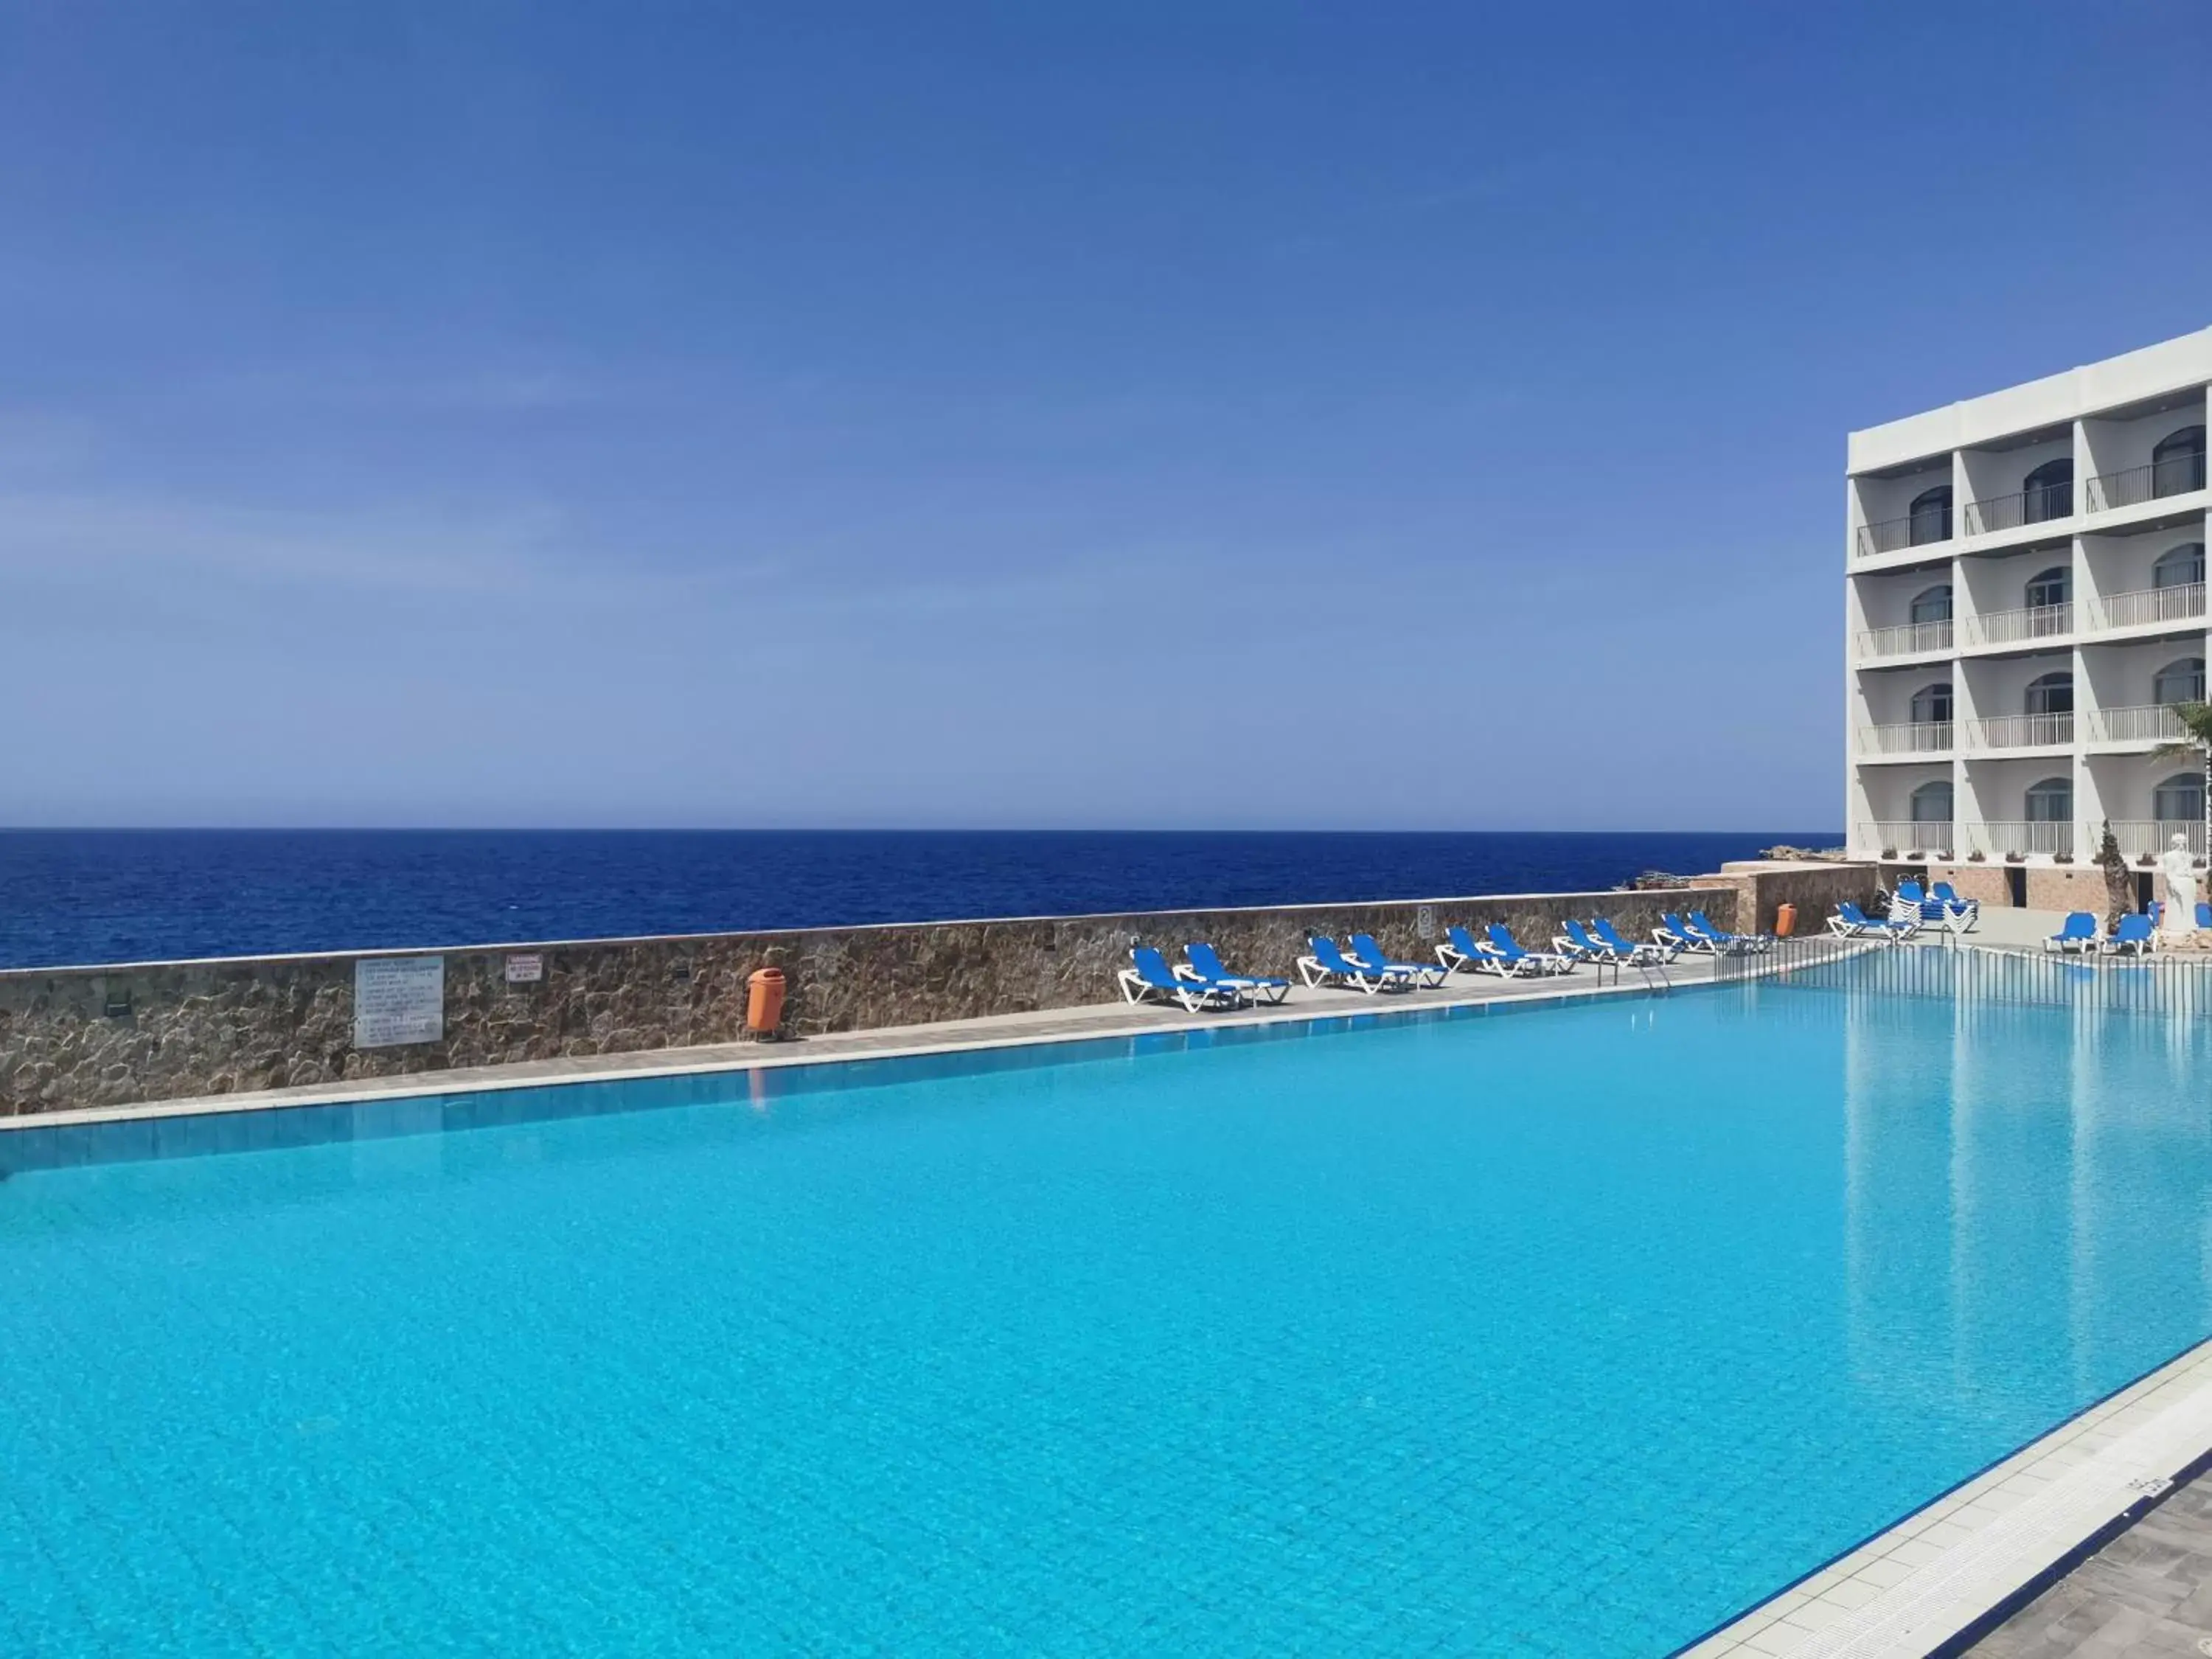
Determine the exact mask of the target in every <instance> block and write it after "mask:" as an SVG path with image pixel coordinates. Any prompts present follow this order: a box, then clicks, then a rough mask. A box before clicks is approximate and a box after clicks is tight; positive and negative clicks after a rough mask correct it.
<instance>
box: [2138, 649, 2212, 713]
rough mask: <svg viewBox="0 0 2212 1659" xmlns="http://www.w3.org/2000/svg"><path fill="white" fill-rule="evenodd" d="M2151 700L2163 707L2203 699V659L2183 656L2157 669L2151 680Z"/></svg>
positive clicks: (2201, 700)
mask: <svg viewBox="0 0 2212 1659" xmlns="http://www.w3.org/2000/svg"><path fill="white" fill-rule="evenodd" d="M2150 696H2151V701H2152V702H2155V703H2158V704H2160V705H2161V706H2163V707H2168V708H2170V707H2172V705H2173V704H2175V703H2177V702H2203V701H2204V659H2203V658H2202V657H2184V658H2183V659H2181V660H2180V661H2179V662H2170V663H2168V664H2166V666H2165V667H2163V668H2161V669H2160V670H2159V671H2158V678H2156V679H2154V680H2153V681H2152V682H2151V694H2150Z"/></svg>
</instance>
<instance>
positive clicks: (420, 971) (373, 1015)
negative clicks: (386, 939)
mask: <svg viewBox="0 0 2212 1659" xmlns="http://www.w3.org/2000/svg"><path fill="white" fill-rule="evenodd" d="M445 1035H446V959H445V957H362V959H361V960H360V961H358V962H356V963H354V965H353V1046H354V1047H355V1048H397V1047H398V1045H400V1044H401V1043H405V1042H437V1041H438V1040H439V1039H440V1038H441V1037H443V1036H445Z"/></svg>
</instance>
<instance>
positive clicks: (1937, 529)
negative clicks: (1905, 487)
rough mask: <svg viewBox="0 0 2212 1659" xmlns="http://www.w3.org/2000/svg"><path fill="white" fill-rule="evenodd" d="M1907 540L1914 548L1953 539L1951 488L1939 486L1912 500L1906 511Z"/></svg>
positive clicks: (1925, 490)
mask: <svg viewBox="0 0 2212 1659" xmlns="http://www.w3.org/2000/svg"><path fill="white" fill-rule="evenodd" d="M1905 517H1906V532H1907V540H1908V543H1909V544H1910V545H1911V546H1913V547H1922V546H1924V545H1926V544H1928V543H1929V542H1948V541H1949V540H1950V539H1951V486H1950V485H1948V484H1937V485H1936V488H1935V489H1923V490H1922V491H1921V492H1920V493H1919V494H1918V495H1915V496H1914V497H1913V498H1912V505H1911V507H1909V508H1907V509H1906V514H1905Z"/></svg>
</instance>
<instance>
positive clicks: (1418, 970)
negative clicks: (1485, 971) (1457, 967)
mask: <svg viewBox="0 0 2212 1659" xmlns="http://www.w3.org/2000/svg"><path fill="white" fill-rule="evenodd" d="M1349 954H1350V956H1351V957H1352V960H1353V961H1354V962H1356V963H1358V964H1359V965H1360V966H1361V967H1363V968H1365V969H1370V971H1371V970H1373V969H1384V970H1386V971H1388V972H1390V973H1401V972H1402V973H1408V974H1413V975H1419V980H1418V981H1417V982H1418V983H1419V984H1421V985H1424V986H1428V987H1435V986H1438V985H1441V984H1443V982H1444V970H1443V969H1442V968H1440V967H1435V966H1431V964H1430V963H1425V962H1396V961H1394V960H1392V959H1391V957H1389V956H1388V955H1386V954H1385V953H1384V951H1383V947H1382V946H1381V945H1377V944H1376V942H1375V935H1374V934H1372V933H1354V934H1353V935H1352V950H1351V951H1350V952H1349Z"/></svg>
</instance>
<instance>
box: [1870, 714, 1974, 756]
mask: <svg viewBox="0 0 2212 1659" xmlns="http://www.w3.org/2000/svg"><path fill="white" fill-rule="evenodd" d="M1950 752H1951V722H1950V721H1949V720H1900V721H1899V722H1898V723H1897V724H1895V725H1893V726H1861V727H1859V753H1860V754H1862V755H1864V756H1867V757H1869V758H1875V757H1883V756H1888V757H1895V758H1899V759H1905V758H1918V759H1923V760H1924V759H1926V758H1928V757H1930V756H1936V757H1942V756H1948V754H1949V753H1950Z"/></svg>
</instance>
